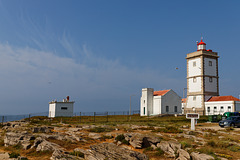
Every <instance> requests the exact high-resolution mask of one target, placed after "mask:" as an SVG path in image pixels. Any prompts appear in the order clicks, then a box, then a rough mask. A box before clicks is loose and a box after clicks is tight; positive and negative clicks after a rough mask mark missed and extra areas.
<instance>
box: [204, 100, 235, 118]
mask: <svg viewBox="0 0 240 160" xmlns="http://www.w3.org/2000/svg"><path fill="white" fill-rule="evenodd" d="M208 107H210V112H208V111H209V109H208ZM214 107H216V109H214ZM221 107H223V109H221ZM228 107H231V109H228ZM234 111H235V110H234V101H216V102H205V112H206V115H218V114H223V113H224V112H234Z"/></svg>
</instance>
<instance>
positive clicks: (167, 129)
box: [153, 126, 183, 133]
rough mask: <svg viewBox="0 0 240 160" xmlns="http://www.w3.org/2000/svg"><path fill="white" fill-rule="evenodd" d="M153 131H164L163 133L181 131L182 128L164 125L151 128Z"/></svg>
mask: <svg viewBox="0 0 240 160" xmlns="http://www.w3.org/2000/svg"><path fill="white" fill-rule="evenodd" d="M153 132H164V133H183V130H181V129H179V128H177V127H174V126H166V127H164V128H158V129H155V130H153Z"/></svg>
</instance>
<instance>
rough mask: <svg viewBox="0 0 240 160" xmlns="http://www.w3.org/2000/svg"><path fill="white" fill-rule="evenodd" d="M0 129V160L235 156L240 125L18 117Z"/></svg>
mask: <svg viewBox="0 0 240 160" xmlns="http://www.w3.org/2000/svg"><path fill="white" fill-rule="evenodd" d="M212 128H213V129H212ZM0 131H1V136H0V140H1V141H0V145H1V147H0V152H1V153H0V159H22V160H26V159H29V160H31V159H32V160H38V159H39V160H40V159H41V160H43V159H51V160H68V159H72V160H77V159H87V160H106V159H109V160H111V159H112V160H113V159H116V160H118V159H123V160H124V159H126V160H147V159H153V160H156V159H177V160H190V159H192V160H207V159H222V160H225V159H240V138H239V137H240V132H239V129H221V128H219V127H218V126H217V125H216V124H207V123H206V124H198V126H197V129H196V131H190V129H189V126H187V125H184V126H181V127H179V128H177V127H171V126H170V127H169V126H166V127H159V126H149V125H134V124H119V125H87V124H82V125H69V124H62V123H59V124H51V126H44V125H39V124H31V123H29V122H28V121H18V122H9V123H5V124H4V125H3V126H2V129H1V130H0Z"/></svg>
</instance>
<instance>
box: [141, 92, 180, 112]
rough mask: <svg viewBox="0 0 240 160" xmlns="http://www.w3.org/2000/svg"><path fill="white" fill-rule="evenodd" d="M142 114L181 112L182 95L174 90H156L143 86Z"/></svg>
mask: <svg viewBox="0 0 240 160" xmlns="http://www.w3.org/2000/svg"><path fill="white" fill-rule="evenodd" d="M140 110H141V111H140V112H141V113H140V115H141V116H147V115H159V114H181V113H182V106H181V97H179V96H178V95H177V94H176V93H175V92H174V91H173V90H171V89H169V90H161V91H154V90H153V88H143V89H142V97H141V108H140Z"/></svg>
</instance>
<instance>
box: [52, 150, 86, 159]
mask: <svg viewBox="0 0 240 160" xmlns="http://www.w3.org/2000/svg"><path fill="white" fill-rule="evenodd" d="M50 159H51V160H82V159H83V158H81V157H77V156H73V155H70V154H69V153H68V152H64V151H62V150H55V151H54V152H53V154H52V157H51V158H50Z"/></svg>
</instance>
